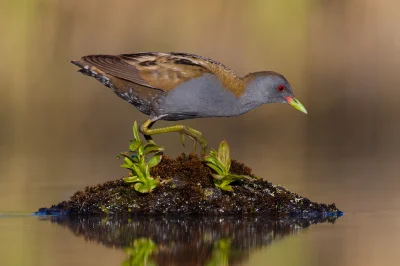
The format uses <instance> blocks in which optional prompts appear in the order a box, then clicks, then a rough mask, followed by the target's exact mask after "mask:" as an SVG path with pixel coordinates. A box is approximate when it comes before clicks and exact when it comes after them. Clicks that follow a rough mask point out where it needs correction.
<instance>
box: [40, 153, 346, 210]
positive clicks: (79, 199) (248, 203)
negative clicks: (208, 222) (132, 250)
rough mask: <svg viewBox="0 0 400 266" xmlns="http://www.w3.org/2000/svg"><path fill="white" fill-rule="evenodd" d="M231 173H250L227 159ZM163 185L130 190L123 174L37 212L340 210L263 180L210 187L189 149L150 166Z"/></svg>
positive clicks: (210, 181)
mask: <svg viewBox="0 0 400 266" xmlns="http://www.w3.org/2000/svg"><path fill="white" fill-rule="evenodd" d="M231 172H232V173H234V174H237V175H248V176H254V174H253V173H252V171H251V169H250V168H249V167H247V166H246V165H244V164H242V163H240V162H237V161H235V160H232V164H231ZM151 175H152V176H154V177H158V178H159V179H160V181H161V183H162V185H160V186H158V187H157V188H155V189H154V190H153V191H152V192H151V193H148V194H142V193H139V192H137V191H135V190H134V189H133V188H132V187H131V185H130V184H127V183H125V182H124V181H123V180H122V179H120V180H115V181H109V182H105V183H103V184H100V185H97V186H92V187H86V188H85V190H84V191H78V192H76V193H75V194H74V195H73V196H72V197H71V198H70V200H68V201H64V202H61V203H59V204H57V205H54V206H52V207H51V208H42V209H40V210H39V211H38V212H37V214H60V213H61V214H79V215H81V214H83V215H135V214H176V213H180V214H251V213H265V214H269V215H278V216H281V215H287V214H294V213H297V214H298V213H312V214H315V213H336V214H338V213H340V211H339V210H338V209H337V208H336V206H335V205H334V204H331V205H326V204H318V203H315V202H311V201H310V200H309V199H307V198H303V197H300V196H299V195H297V194H295V193H292V192H290V191H288V190H286V189H285V188H283V187H280V186H274V185H273V184H272V183H270V182H267V181H264V180H262V179H254V180H247V179H246V180H242V181H236V182H234V183H232V185H233V188H234V192H226V191H222V190H220V189H219V188H217V187H215V185H214V183H213V178H212V176H211V171H210V169H209V168H208V167H207V166H206V165H205V164H204V163H203V161H202V160H201V159H200V158H199V157H198V156H197V155H194V154H189V155H186V154H181V155H180V156H178V157H177V158H176V159H172V158H170V157H166V156H164V158H163V159H162V161H161V162H160V163H159V164H158V165H157V166H156V167H154V168H152V169H151Z"/></svg>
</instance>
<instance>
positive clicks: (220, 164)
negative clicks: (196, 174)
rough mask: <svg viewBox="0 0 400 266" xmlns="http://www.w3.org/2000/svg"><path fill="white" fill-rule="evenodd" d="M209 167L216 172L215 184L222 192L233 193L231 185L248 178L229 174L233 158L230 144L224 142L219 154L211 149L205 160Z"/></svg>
mask: <svg viewBox="0 0 400 266" xmlns="http://www.w3.org/2000/svg"><path fill="white" fill-rule="evenodd" d="M204 161H205V163H206V165H207V166H208V167H210V168H211V169H212V170H214V172H215V174H212V176H213V177H214V184H215V185H216V186H217V187H219V188H220V189H222V190H225V191H231V192H232V191H233V188H232V186H231V185H230V183H232V182H233V181H236V180H243V179H245V178H247V177H246V176H243V175H235V174H231V173H229V169H230V168H231V157H230V151H229V146H228V143H227V142H226V141H225V140H224V141H222V142H221V143H220V144H219V147H218V152H216V151H215V150H214V149H211V151H210V154H209V155H207V156H206V157H205V158H204Z"/></svg>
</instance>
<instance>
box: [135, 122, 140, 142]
mask: <svg viewBox="0 0 400 266" xmlns="http://www.w3.org/2000/svg"><path fill="white" fill-rule="evenodd" d="M133 136H134V138H135V140H136V141H140V137H139V130H138V126H137V123H136V121H135V123H133Z"/></svg>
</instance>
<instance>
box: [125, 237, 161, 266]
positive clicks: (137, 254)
mask: <svg viewBox="0 0 400 266" xmlns="http://www.w3.org/2000/svg"><path fill="white" fill-rule="evenodd" d="M156 249H157V246H156V244H155V243H154V242H153V241H152V240H151V239H149V238H139V239H136V240H135V241H133V245H132V246H130V247H128V248H125V253H126V254H127V255H128V259H127V260H126V261H124V262H123V263H122V266H139V265H143V266H151V265H156V264H155V263H154V262H153V261H152V260H151V259H150V257H151V255H152V254H153V253H154V252H155V251H156Z"/></svg>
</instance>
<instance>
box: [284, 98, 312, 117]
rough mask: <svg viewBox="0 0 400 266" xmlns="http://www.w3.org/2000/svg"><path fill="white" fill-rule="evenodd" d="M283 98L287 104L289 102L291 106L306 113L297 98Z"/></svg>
mask: <svg viewBox="0 0 400 266" xmlns="http://www.w3.org/2000/svg"><path fill="white" fill-rule="evenodd" d="M285 98H286V101H287V103H288V104H290V105H291V106H293V107H294V108H296V109H297V110H299V111H300V112H302V113H305V114H307V110H306V108H304V106H303V105H302V104H301V102H300V101H299V100H297V99H296V98H295V97H285Z"/></svg>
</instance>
